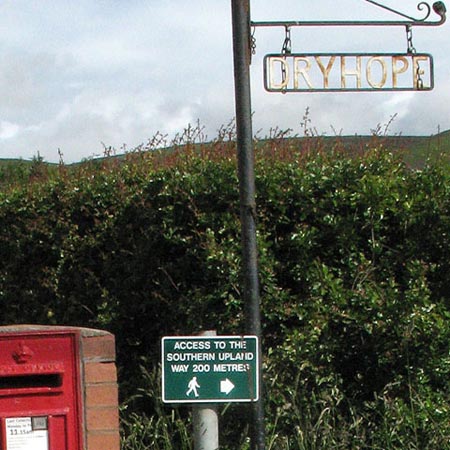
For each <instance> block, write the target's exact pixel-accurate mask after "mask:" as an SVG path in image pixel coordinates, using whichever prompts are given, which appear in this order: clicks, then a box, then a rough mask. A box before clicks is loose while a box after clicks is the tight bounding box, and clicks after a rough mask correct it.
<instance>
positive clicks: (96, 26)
mask: <svg viewBox="0 0 450 450" xmlns="http://www.w3.org/2000/svg"><path fill="white" fill-rule="evenodd" d="M251 4H252V10H251V11H252V19H253V20H281V19H283V20H319V19H324V20H334V19H352V18H355V19H358V18H386V17H389V14H387V13H385V12H383V11H379V10H378V9H377V8H376V7H374V6H370V5H368V4H367V3H366V2H364V1H362V0H341V1H340V2H339V5H337V3H336V2H335V1H334V0H321V1H320V2H303V3H302V2H299V1H298V0H280V1H277V2H274V1H273V0H252V1H251ZM389 5H390V6H393V7H398V5H397V4H396V3H395V2H393V0H392V1H390V2H389ZM402 8H403V6H402ZM404 8H405V9H409V11H408V12H410V13H413V14H415V13H417V11H416V5H415V4H414V5H413V6H409V7H408V8H406V6H405V7H404ZM425 28H426V27H425ZM292 34H293V51H298V52H318V51H330V52H331V51H334V52H350V51H361V52H364V51H366V52H376V51H385V52H403V51H404V50H405V48H406V36H405V32H404V30H403V29H396V30H386V31H385V30H380V29H378V28H375V29H370V30H368V29H359V28H357V29H351V30H350V29H344V28H340V29H333V30H331V29H328V28H326V29H324V28H322V29H312V28H307V29H306V28H303V29H295V30H293V33H292ZM256 38H257V55H256V56H255V57H254V59H253V64H252V69H251V70H252V97H253V110H254V111H255V115H254V126H253V128H254V130H255V131H256V130H258V129H259V128H263V129H265V130H266V131H267V130H268V129H269V128H270V127H271V126H279V127H281V128H289V127H290V128H294V129H295V130H296V131H299V129H300V122H301V121H302V117H303V115H304V112H305V109H306V108H307V107H308V106H309V107H310V108H311V120H312V126H314V127H316V128H317V130H318V131H319V132H320V133H322V132H326V133H327V134H330V130H331V127H334V128H335V129H336V130H340V129H342V130H343V133H344V134H353V133H356V132H360V133H368V132H370V129H371V128H374V127H376V125H377V124H378V123H385V122H386V121H388V120H389V118H390V117H391V116H392V115H394V114H397V119H396V121H395V124H396V126H397V127H398V128H402V129H401V130H398V131H401V132H402V133H403V134H414V132H418V133H424V134H427V133H432V132H433V131H434V130H435V129H436V127H437V126H438V125H440V126H441V127H442V129H447V128H450V114H449V112H450V111H449V109H450V106H449V105H450V98H449V92H450V86H449V85H448V83H449V70H448V67H450V52H449V51H448V42H449V40H448V28H445V27H441V28H439V29H435V28H433V27H429V28H427V29H420V30H417V31H415V32H414V43H415V45H416V47H417V49H418V51H427V52H430V53H433V54H435V71H436V87H435V90H434V91H433V92H431V93H426V94H416V93H406V94H392V93H389V94H386V93H381V94H367V95H364V94H329V93H327V94H313V95H310V94H292V95H278V94H277V95H276V94H268V93H267V92H265V91H264V89H263V82H262V63H261V61H262V58H263V56H264V55H265V54H267V53H271V52H279V51H280V49H281V45H282V42H283V39H284V31H283V30H282V29H281V30H279V29H277V30H268V29H264V30H263V29H258V30H257V32H256ZM0 40H1V42H2V47H1V48H0V58H1V59H2V61H4V63H3V64H2V65H1V66H0V96H1V98H2V102H1V103H0V157H14V156H18V157H24V158H30V157H32V156H33V154H36V152H37V151H39V152H40V154H41V155H42V156H43V157H44V158H46V159H47V160H50V161H57V160H58V151H57V150H58V148H61V150H62V151H63V153H64V158H65V160H66V161H67V162H71V161H77V160H80V159H82V158H84V157H89V156H92V155H93V154H98V153H101V151H102V144H101V143H102V142H103V143H105V144H106V145H108V146H109V145H112V146H114V147H116V148H120V147H121V146H122V144H124V143H126V144H127V146H128V147H129V148H130V147H133V146H136V145H139V144H140V143H141V142H145V141H146V140H147V139H148V138H149V137H151V136H152V135H153V134H154V133H156V132H157V131H160V132H162V133H168V134H175V133H177V132H180V131H182V129H183V128H184V127H186V126H187V125H188V124H189V123H195V122H196V120H197V119H199V120H200V122H201V123H202V124H203V125H205V127H206V133H207V134H208V135H209V136H210V137H214V135H215V133H216V131H217V129H218V128H219V127H220V126H221V125H223V124H226V123H228V122H229V120H230V119H231V118H232V117H233V116H234V90H233V85H234V80H233V67H232V35H231V2H230V1H229V0H226V1H223V0H196V1H195V2H187V1H186V0H164V1H162V0H161V1H143V0H128V1H127V2H123V1H118V0H99V1H96V2H92V1H91V0H78V1H77V2H73V1H72V2H69V1H68V0H61V1H58V2H56V3H55V2H51V1H50V0H40V1H39V2H38V1H35V0H4V1H3V2H1V3H0ZM331 132H332V131H331Z"/></svg>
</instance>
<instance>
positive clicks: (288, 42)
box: [281, 27, 292, 94]
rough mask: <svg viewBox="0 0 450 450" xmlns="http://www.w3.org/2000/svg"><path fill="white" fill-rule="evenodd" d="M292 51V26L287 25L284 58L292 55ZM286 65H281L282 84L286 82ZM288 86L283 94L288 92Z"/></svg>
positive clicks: (282, 49) (282, 50) (282, 52)
mask: <svg viewBox="0 0 450 450" xmlns="http://www.w3.org/2000/svg"><path fill="white" fill-rule="evenodd" d="M291 51H292V41H291V27H285V38H284V42H283V47H282V48H281V54H282V55H283V57H284V59H286V55H290V54H291ZM286 77H287V73H286V65H285V64H282V66H281V81H282V85H284V84H285V83H286ZM286 88H287V86H285V87H284V89H283V91H282V92H283V94H285V93H286Z"/></svg>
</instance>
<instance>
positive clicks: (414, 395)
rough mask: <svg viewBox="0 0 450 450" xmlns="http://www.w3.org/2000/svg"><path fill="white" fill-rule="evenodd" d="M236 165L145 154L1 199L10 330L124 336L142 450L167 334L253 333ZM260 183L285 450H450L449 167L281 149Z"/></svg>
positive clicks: (131, 414) (266, 311) (376, 152)
mask: <svg viewBox="0 0 450 450" xmlns="http://www.w3.org/2000/svg"><path fill="white" fill-rule="evenodd" d="M233 154H234V148H233V145H232V144H231V143H226V142H220V143H219V142H218V143H215V144H213V145H212V146H206V145H200V146H187V148H183V151H178V152H177V151H176V152H174V153H170V154H169V153H168V154H167V155H166V157H163V156H161V155H160V154H156V153H151V154H150V153H148V154H147V153H137V154H130V155H129V156H128V157H127V158H126V159H125V160H111V161H104V162H102V163H95V162H91V163H89V162H88V163H85V164H83V165H80V166H77V167H75V168H71V169H70V170H69V169H68V168H65V167H64V166H61V167H60V168H59V169H58V170H52V172H51V173H47V174H45V173H44V174H42V173H41V174H40V175H41V176H40V177H38V178H37V179H36V178H34V179H31V180H30V181H29V182H27V183H25V182H21V183H17V184H15V185H12V186H9V187H5V188H4V191H3V192H2V193H1V194H0V230H1V231H0V255H1V259H0V301H1V303H0V308H1V322H2V323H3V324H10V323H26V322H32V323H42V324H70V325H79V326H89V327H98V328H105V329H108V330H110V331H111V332H113V333H114V334H115V335H116V338H117V346H118V364H119V370H120V372H119V373H120V387H121V400H122V402H123V404H124V407H123V408H124V410H123V414H124V420H123V423H124V429H125V435H126V437H125V440H124V446H125V448H130V449H131V448H145V447H139V446H136V444H134V445H135V446H134V447H133V446H132V444H131V440H130V439H131V437H130V436H131V435H133V434H135V433H138V432H139V430H141V432H142V428H139V427H137V428H136V423H137V422H139V421H141V420H144V421H145V420H147V419H145V418H146V417H147V418H148V420H147V422H146V424H147V425H148V426H149V427H152V426H154V425H152V424H154V423H156V422H155V419H154V418H155V417H156V416H155V415H158V417H161V415H164V414H168V415H169V414H170V409H167V408H162V406H161V405H160V402H159V399H158V398H157V397H158V395H159V394H158V387H157V386H156V384H157V376H155V375H149V374H156V373H157V370H158V364H159V351H160V350H159V349H160V347H159V346H160V338H161V337H162V336H165V335H172V334H191V333H197V332H198V331H200V330H202V329H217V331H218V333H219V334H233V333H240V332H243V331H244V330H243V322H244V321H243V315H242V310H243V307H242V302H241V292H240V291H241V288H240V285H241V282H240V275H239V268H240V237H239V229H240V224H239V203H238V202H239V198H238V182H237V178H236V162H235V159H234V157H233ZM256 183H257V192H258V199H257V202H258V240H259V252H260V255H259V258H260V272H261V289H262V310H263V311H262V312H263V334H264V343H263V350H264V356H265V359H264V366H265V386H266V392H267V401H266V410H267V421H268V439H270V443H271V445H272V446H273V448H280V449H281V448H299V449H300V448H305V449H306V448H308V449H313V448H370V449H375V448H383V449H387V448H411V449H412V448H417V449H421V450H422V449H427V448H429V449H444V448H448V445H449V444H448V443H449V439H450V405H449V394H450V388H449V379H450V357H449V342H450V325H449V323H450V322H449V320H448V319H449V318H450V295H449V292H450V276H449V273H450V259H449V257H448V255H449V254H450V236H449V234H450V175H449V174H448V171H447V170H446V168H445V167H443V166H442V167H441V166H439V165H434V166H433V167H426V168H425V169H423V170H421V171H412V170H409V169H408V168H407V167H406V166H405V164H403V162H402V160H401V159H400V158H399V157H397V156H396V155H395V153H392V152H389V151H387V150H385V149H383V148H382V146H379V148H374V149H373V150H370V151H367V152H365V153H364V154H360V155H352V156H349V155H347V154H346V153H344V152H342V151H339V150H338V149H335V150H334V151H327V152H326V151H323V150H322V149H319V150H318V151H317V152H315V151H314V149H305V148H295V147H293V146H292V145H291V144H289V143H288V141H286V142H284V141H272V142H266V143H265V144H263V145H261V147H260V148H258V155H257V176H256ZM149 392H151V393H152V395H150V394H149ZM179 414H181V416H183V417H184V415H185V412H184V410H182V409H181V410H180V411H179ZM224 414H225V417H226V422H227V423H228V424H229V425H228V426H225V427H224V429H223V434H224V436H225V439H226V440H227V442H228V443H229V445H230V448H238V446H241V447H239V448H244V447H245V445H244V444H243V443H242V442H244V441H245V435H246V431H245V427H244V426H243V425H242V423H243V422H245V421H243V420H241V419H242V415H245V414H246V410H242V408H240V407H238V406H233V407H230V408H228V409H227V410H226V411H225V413H224ZM172 417H173V416H172ZM132 418H133V420H132ZM155 426H156V425H155ZM166 426H167V424H166ZM136 430H138V431H136ZM181 434H182V432H179V431H177V432H174V433H173V436H174V437H173V439H175V441H176V439H178V438H177V437H176V436H180V435H181ZM127 436H128V437H127ZM127 439H128V440H127ZM146 439H147V438H146ZM148 439H150V438H148ZM180 439H181V438H180ZM144 441H145V439H144ZM175 441H174V442H175ZM149 442H150V441H149ZM142 445H144V444H142ZM147 445H149V444H148V442H147ZM177 445H178V447H177ZM152 448H170V447H162V446H161V447H158V446H157V445H156V444H155V443H153V444H152ZM173 448H181V444H180V443H179V442H178V443H176V442H175V443H173Z"/></svg>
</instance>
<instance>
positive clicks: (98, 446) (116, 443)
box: [87, 432, 120, 450]
mask: <svg viewBox="0 0 450 450" xmlns="http://www.w3.org/2000/svg"><path fill="white" fill-rule="evenodd" d="M87 450H120V435H119V432H112V433H106V432H91V433H88V435H87Z"/></svg>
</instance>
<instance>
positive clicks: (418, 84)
mask: <svg viewBox="0 0 450 450" xmlns="http://www.w3.org/2000/svg"><path fill="white" fill-rule="evenodd" d="M406 40H407V41H408V54H409V55H415V54H416V53H417V50H416V48H415V47H414V44H413V34H412V27H411V26H410V25H407V26H406ZM416 87H417V89H418V90H421V89H423V79H422V70H421V69H420V66H419V64H418V63H417V68H416Z"/></svg>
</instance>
